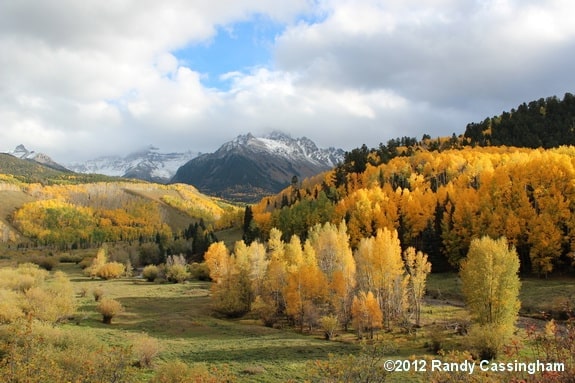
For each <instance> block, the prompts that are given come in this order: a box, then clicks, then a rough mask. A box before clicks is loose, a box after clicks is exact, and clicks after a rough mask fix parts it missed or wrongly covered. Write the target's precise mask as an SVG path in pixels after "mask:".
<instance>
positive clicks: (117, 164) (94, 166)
mask: <svg viewBox="0 0 575 383" xmlns="http://www.w3.org/2000/svg"><path fill="white" fill-rule="evenodd" d="M197 155H198V153H194V152H192V151H187V152H183V153H178V152H171V153H161V152H159V149H158V148H157V147H154V146H153V145H150V146H148V147H147V148H145V149H142V150H138V151H134V152H132V153H129V154H127V155H125V156H120V155H115V156H101V157H98V158H95V159H92V160H88V161H85V162H81V163H80V162H77V163H71V164H69V165H68V166H69V168H70V169H71V170H73V171H75V172H77V173H83V174H89V173H96V174H104V175H107V176H115V177H123V178H136V179H141V180H144V181H150V182H157V183H163V184H165V183H168V182H169V181H170V179H171V178H172V177H173V176H174V174H175V173H176V171H177V169H178V168H179V167H180V166H181V165H183V164H185V163H186V162H187V161H189V160H190V159H192V158H194V157H196V156H197Z"/></svg>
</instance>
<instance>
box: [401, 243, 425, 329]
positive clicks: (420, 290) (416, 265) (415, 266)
mask: <svg viewBox="0 0 575 383" xmlns="http://www.w3.org/2000/svg"><path fill="white" fill-rule="evenodd" d="M403 257H404V259H405V269H406V270H407V276H408V285H407V286H408V287H407V289H408V290H407V291H408V297H409V302H410V305H411V308H412V310H413V313H414V315H415V325H416V326H417V327H419V326H420V325H421V301H422V299H423V296H424V295H425V284H426V281H427V276H428V275H429V273H430V272H431V263H429V262H428V261H427V254H424V253H423V252H421V251H417V252H416V251H415V248H413V247H408V248H407V249H406V250H405V251H404V252H403Z"/></svg>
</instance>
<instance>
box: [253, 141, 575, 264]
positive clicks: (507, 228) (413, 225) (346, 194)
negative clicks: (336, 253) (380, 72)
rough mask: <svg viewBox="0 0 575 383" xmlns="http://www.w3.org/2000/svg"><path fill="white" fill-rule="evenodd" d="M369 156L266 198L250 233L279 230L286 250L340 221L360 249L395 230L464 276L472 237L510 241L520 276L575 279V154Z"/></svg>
mask: <svg viewBox="0 0 575 383" xmlns="http://www.w3.org/2000/svg"><path fill="white" fill-rule="evenodd" d="M366 153H367V154H366V157H365V158H366V160H365V162H362V166H360V167H359V169H355V168H354V166H342V167H338V168H336V169H334V170H331V171H328V172H326V173H324V174H323V175H321V176H317V177H313V178H310V179H307V180H304V181H303V182H302V184H301V185H297V187H291V186H290V187H288V188H286V189H285V190H284V191H282V192H281V193H280V194H278V195H275V196H272V197H267V198H264V199H263V200H262V201H261V202H260V203H258V204H257V205H255V206H253V208H252V213H253V224H252V225H250V223H246V224H245V226H244V227H245V228H246V229H247V230H248V234H249V236H254V237H260V238H264V239H265V238H267V237H268V235H269V231H270V229H271V228H272V227H277V228H279V229H280V230H281V232H282V233H283V238H284V240H286V241H288V240H289V238H290V237H291V235H293V234H297V235H298V236H300V238H306V235H307V231H308V230H309V228H310V227H312V226H313V225H315V224H316V223H323V222H326V221H329V222H332V223H336V224H337V223H339V222H341V221H342V220H343V221H345V223H346V225H347V229H348V234H349V235H350V243H351V245H352V247H353V248H356V247H357V245H358V243H359V242H360V240H361V239H362V238H365V237H368V236H371V235H373V234H374V233H375V232H376V230H377V229H378V228H383V227H387V228H394V229H396V230H398V232H399V235H400V239H401V243H402V246H403V247H404V248H406V247H408V246H414V247H415V248H417V249H418V250H422V251H424V252H426V253H427V254H429V256H430V260H431V261H432V264H433V269H434V270H435V271H441V270H447V269H451V268H457V267H458V265H459V262H460V261H461V259H463V258H464V257H465V255H466V254H467V251H468V248H469V244H470V241H471V239H472V238H475V237H481V236H483V235H489V236H492V237H494V238H497V237H500V236H505V237H506V238H507V239H508V241H509V243H510V244H512V245H514V246H515V247H516V248H517V251H518V253H519V256H520V258H521V267H522V272H524V273H536V274H539V275H546V274H548V273H551V272H553V271H554V270H563V271H566V270H571V264H572V262H573V257H572V254H573V253H572V251H573V248H572V243H575V242H574V241H575V237H574V235H575V234H574V233H575V185H574V184H573V179H575V147H560V148H557V149H548V150H543V149H527V148H505V147H489V148H480V147H476V148H471V147H465V148H463V149H451V150H443V151H441V152H438V151H435V152H429V151H427V150H424V149H421V148H419V149H417V150H415V151H414V152H413V153H412V154H411V155H410V156H398V157H394V158H392V159H390V160H389V161H387V162H384V161H382V159H381V158H380V157H379V155H378V152H377V151H371V152H369V151H368V152H366ZM352 164H355V163H354V162H352ZM354 170H357V171H354Z"/></svg>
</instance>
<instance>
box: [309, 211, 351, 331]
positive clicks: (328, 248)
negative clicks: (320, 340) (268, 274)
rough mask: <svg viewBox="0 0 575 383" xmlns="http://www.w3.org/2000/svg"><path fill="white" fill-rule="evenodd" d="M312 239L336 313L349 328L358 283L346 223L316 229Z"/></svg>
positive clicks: (312, 231)
mask: <svg viewBox="0 0 575 383" xmlns="http://www.w3.org/2000/svg"><path fill="white" fill-rule="evenodd" d="M309 240H310V243H311V244H312V246H313V248H314V249H315V252H316V255H317V259H318V264H319V267H320V269H321V270H322V272H323V273H324V274H325V276H326V277H327V281H328V284H329V291H330V297H331V299H330V303H331V306H332V309H333V311H334V314H336V315H337V316H338V319H339V321H340V323H341V324H342V325H343V326H344V328H346V329H347V326H348V325H349V323H350V321H351V303H352V299H353V293H354V291H355V287H356V284H357V281H356V265H355V259H354V258H353V252H352V250H351V248H350V246H349V235H348V234H347V227H346V224H345V221H343V220H342V221H341V223H340V224H339V226H336V225H334V224H331V223H329V222H328V223H325V224H324V225H323V226H322V225H316V226H314V227H313V228H312V229H311V230H310V234H309Z"/></svg>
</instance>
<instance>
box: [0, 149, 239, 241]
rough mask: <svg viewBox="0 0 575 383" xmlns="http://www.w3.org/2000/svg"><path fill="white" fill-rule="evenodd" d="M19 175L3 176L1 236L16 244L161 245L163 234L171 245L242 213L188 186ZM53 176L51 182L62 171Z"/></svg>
mask: <svg viewBox="0 0 575 383" xmlns="http://www.w3.org/2000/svg"><path fill="white" fill-rule="evenodd" d="M20 161H21V160H20ZM16 164H17V165H19V166H20V165H21V164H19V163H18V162H16ZM32 170H33V171H35V172H38V169H35V168H33V169H32ZM29 174H35V175H34V176H33V177H30V176H29V175H28V174H27V175H26V179H30V178H32V179H37V174H38V173H29ZM15 177H17V176H11V175H1V176H0V214H1V216H0V230H2V231H1V232H0V233H1V234H2V237H0V240H1V241H2V242H7V243H13V244H22V243H26V244H27V246H48V247H56V248H60V249H68V248H78V247H79V248H85V247H93V246H99V245H101V244H102V243H103V242H121V241H134V240H137V241H139V242H140V243H142V242H149V241H152V242H157V243H159V241H160V240H159V238H163V239H162V240H161V241H163V242H166V243H169V242H171V241H173V240H174V239H176V238H179V237H181V236H182V235H183V234H182V233H184V232H188V233H189V234H187V235H188V236H192V235H194V232H190V231H189V230H190V227H192V226H194V225H197V223H198V222H205V223H206V224H210V225H212V228H211V229H210V230H213V229H214V227H216V225H222V226H223V227H228V226H230V225H231V222H232V221H233V219H235V217H237V216H238V213H237V212H238V211H239V210H238V208H236V207H234V206H232V205H230V204H228V203H226V202H225V201H220V200H215V199H213V198H211V197H207V196H205V195H203V194H201V193H199V192H198V191H197V190H196V189H195V188H193V187H192V186H188V185H170V186H165V185H160V184H146V183H134V182H99V183H82V184H72V185H70V184H66V183H64V184H50V185H42V184H39V183H25V182H21V181H18V180H17V179H16V178H15ZM50 177H52V178H49V179H50V180H51V181H52V182H53V181H54V180H56V179H57V177H59V175H58V174H56V175H54V174H50ZM202 225H203V226H202V227H203V230H207V229H206V227H205V225H204V224H203V223H202ZM218 227H219V226H218ZM195 230H197V228H196V229H195ZM206 235H207V232H206ZM198 251H199V250H198Z"/></svg>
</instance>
